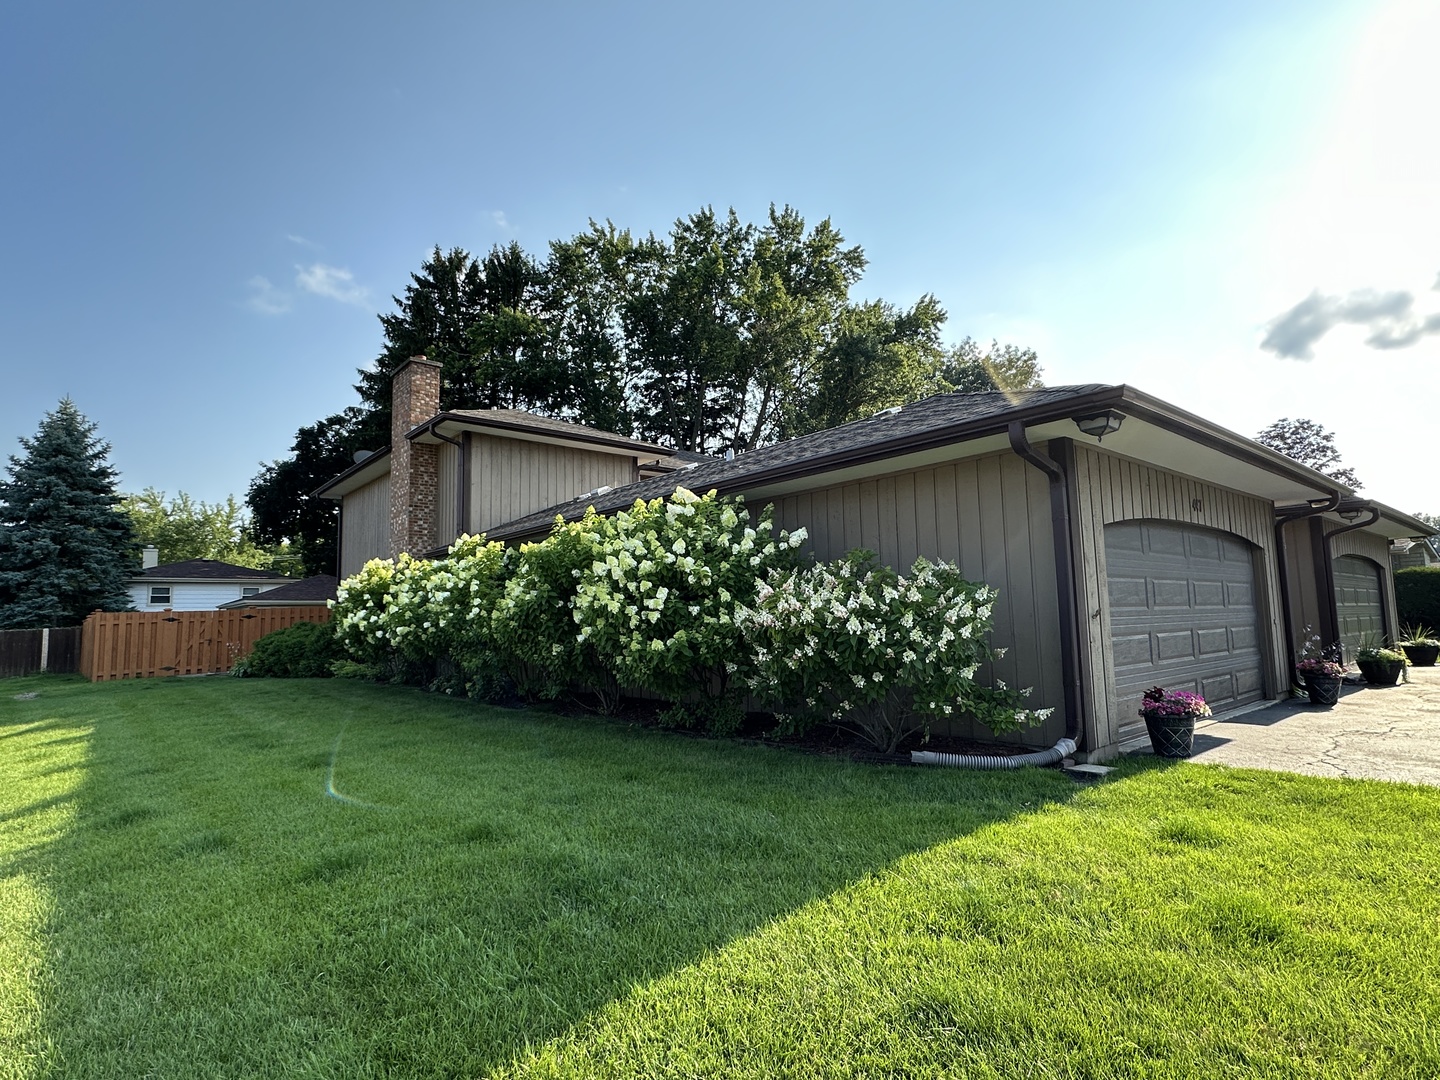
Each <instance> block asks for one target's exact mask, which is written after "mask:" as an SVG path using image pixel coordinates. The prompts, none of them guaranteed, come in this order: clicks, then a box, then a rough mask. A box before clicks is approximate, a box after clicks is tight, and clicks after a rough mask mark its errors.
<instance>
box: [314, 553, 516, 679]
mask: <svg viewBox="0 0 1440 1080" xmlns="http://www.w3.org/2000/svg"><path fill="white" fill-rule="evenodd" d="M506 561H507V560H506V552H505V547H504V546H503V545H502V544H497V543H486V542H485V538H484V537H482V536H462V537H460V539H459V540H457V541H455V543H454V544H453V545H452V546H451V547H450V550H449V552H448V553H447V554H446V556H445V558H443V559H438V560H435V561H431V560H428V559H415V558H412V557H411V556H409V555H406V554H402V555H401V556H400V557H399V558H398V559H396V560H394V561H393V562H392V561H390V560H388V559H384V560H382V559H372V560H371V561H370V562H368V563H366V564H365V566H364V568H363V569H362V570H361V571H360V573H358V574H356V575H355V576H354V577H350V578H347V579H346V580H345V581H344V582H342V583H341V585H340V587H339V589H338V590H337V591H336V599H335V605H334V607H335V618H334V622H335V624H336V627H337V629H336V635H337V637H338V638H339V639H340V641H341V642H342V644H344V645H345V647H346V650H347V651H348V652H349V653H350V654H351V655H352V656H354V657H355V658H356V659H358V660H361V661H364V662H369V663H386V662H387V661H390V660H393V659H394V658H395V657H397V656H398V657H399V658H402V659H404V660H407V661H410V662H411V663H412V664H415V665H421V666H423V667H425V668H431V667H433V666H434V665H436V664H437V663H441V662H449V663H450V664H452V665H453V666H454V668H455V669H456V670H457V671H458V672H459V673H460V674H461V675H462V676H463V677H464V678H466V679H467V680H469V679H474V678H477V677H482V676H486V675H488V674H489V673H490V672H491V671H492V670H493V668H494V666H495V664H494V653H493V649H492V648H491V644H490V618H491V612H492V611H493V610H494V607H495V602H496V601H497V600H498V599H499V597H500V594H501V591H502V589H503V587H504V576H505V572H506Z"/></svg>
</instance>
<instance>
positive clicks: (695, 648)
mask: <svg viewBox="0 0 1440 1080" xmlns="http://www.w3.org/2000/svg"><path fill="white" fill-rule="evenodd" d="M749 518H750V515H749V513H748V511H746V510H745V508H744V505H743V504H742V503H741V502H740V501H739V500H724V499H720V498H719V497H718V496H717V495H716V494H715V492H713V491H712V492H710V493H709V494H707V495H705V496H703V497H702V496H697V495H695V494H694V493H692V492H690V491H687V490H686V489H685V488H677V489H676V490H675V493H674V495H672V496H671V497H670V499H669V500H663V499H653V500H651V501H650V502H648V503H647V502H640V501H637V502H636V503H635V505H634V506H633V507H631V508H630V510H628V511H624V512H621V513H618V514H615V515H613V516H611V517H597V518H595V519H593V523H594V525H595V529H596V531H595V533H593V534H592V535H593V543H594V545H595V561H594V563H593V564H592V565H591V568H590V572H589V573H587V574H583V575H582V576H581V577H580V579H579V587H578V588H577V589H576V594H575V601H574V605H575V622H576V624H577V625H578V626H579V630H580V637H581V639H582V640H583V641H584V642H585V643H586V644H587V645H589V646H591V647H593V648H594V649H595V650H596V651H597V653H598V654H599V655H600V656H601V657H603V658H604V659H605V661H606V662H607V663H608V664H609V665H610V668H611V670H612V671H613V672H614V673H615V677H616V680H617V681H618V682H619V683H620V684H621V685H623V686H631V687H638V688H640V689H644V690H649V691H651V692H653V693H656V694H659V695H660V696H662V697H664V698H667V699H669V700H670V701H671V702H673V703H675V704H676V705H679V706H685V705H687V703H689V702H691V701H692V700H698V701H699V702H701V703H702V705H701V706H700V714H701V715H699V716H697V719H700V720H702V721H714V720H718V721H719V724H720V726H722V727H723V726H731V725H733V723H734V718H735V710H734V709H726V708H724V707H722V705H721V704H720V703H726V702H733V700H734V695H735V691H736V689H737V687H735V686H734V685H733V683H732V676H734V675H735V674H736V673H737V671H738V672H739V673H740V674H741V677H742V678H743V676H744V672H745V670H746V668H747V667H748V663H747V660H746V650H745V648H744V641H743V639H742V637H741V633H740V629H739V627H737V626H736V624H735V620H734V617H733V615H734V611H735V607H736V605H737V604H744V603H746V602H748V601H749V600H750V599H751V598H752V597H753V596H754V595H755V590H756V587H757V585H758V583H759V580H760V578H761V577H762V576H763V575H765V574H766V573H768V572H769V571H771V570H778V569H783V568H786V567H789V566H792V565H794V562H795V559H796V552H797V550H798V549H799V547H800V545H801V544H802V543H804V541H805V531H804V530H803V529H801V530H797V531H796V532H794V533H786V532H783V531H782V532H780V533H779V535H778V536H777V535H775V532H774V527H773V523H772V521H771V510H770V508H768V507H767V508H766V510H765V511H764V513H762V514H761V516H760V520H759V521H757V522H756V524H755V527H754V528H751V527H750V525H749ZM672 715H674V716H676V717H679V716H681V715H683V710H682V712H677V713H674V714H672Z"/></svg>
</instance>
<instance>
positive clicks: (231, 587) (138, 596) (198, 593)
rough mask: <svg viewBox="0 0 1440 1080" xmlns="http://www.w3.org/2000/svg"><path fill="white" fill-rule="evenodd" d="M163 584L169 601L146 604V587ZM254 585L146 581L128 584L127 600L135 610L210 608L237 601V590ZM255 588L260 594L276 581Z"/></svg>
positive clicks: (202, 609) (271, 586)
mask: <svg viewBox="0 0 1440 1080" xmlns="http://www.w3.org/2000/svg"><path fill="white" fill-rule="evenodd" d="M166 584H169V585H170V603H168V604H152V603H150V586H151V585H166ZM256 587H257V586H255V585H249V584H247V585H241V584H239V583H238V582H224V581H196V582H164V581H150V582H146V583H145V584H143V585H131V586H130V601H131V603H133V604H134V605H135V610H136V611H164V610H165V609H166V608H169V609H170V610H171V611H210V610H213V609H214V608H218V607H219V606H220V605H221V604H228V603H229V602H230V601H231V600H239V599H240V597H241V595H242V593H241V591H240V590H241V589H253V588H256ZM258 587H259V589H260V591H261V592H262V593H263V592H266V591H267V590H269V589H274V588H278V587H279V582H277V583H276V584H274V585H260V586H258Z"/></svg>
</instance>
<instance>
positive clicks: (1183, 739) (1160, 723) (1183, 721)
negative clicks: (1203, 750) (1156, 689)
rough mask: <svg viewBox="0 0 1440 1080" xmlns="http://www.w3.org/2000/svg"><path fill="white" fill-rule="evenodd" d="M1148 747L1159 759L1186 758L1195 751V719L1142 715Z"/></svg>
mask: <svg viewBox="0 0 1440 1080" xmlns="http://www.w3.org/2000/svg"><path fill="white" fill-rule="evenodd" d="M1142 715H1143V716H1144V717H1145V730H1146V731H1148V732H1150V747H1151V749H1153V750H1154V751H1155V753H1156V754H1157V755H1158V756H1160V757H1168V758H1187V757H1189V756H1190V755H1191V754H1192V753H1194V751H1195V718H1194V717H1193V716H1161V715H1158V714H1156V713H1148V712H1147V713H1143V714H1142Z"/></svg>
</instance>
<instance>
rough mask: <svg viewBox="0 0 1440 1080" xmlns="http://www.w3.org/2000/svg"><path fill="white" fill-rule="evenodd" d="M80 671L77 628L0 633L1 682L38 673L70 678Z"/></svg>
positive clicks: (64, 627)
mask: <svg viewBox="0 0 1440 1080" xmlns="http://www.w3.org/2000/svg"><path fill="white" fill-rule="evenodd" d="M79 669H80V627H78V626H61V627H56V626H51V627H46V628H45V629H43V630H0V679H8V678H11V677H13V676H15V675H34V674H36V673H37V672H41V671H50V672H54V673H56V674H61V675H64V674H69V673H71V672H74V671H78V670H79Z"/></svg>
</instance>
